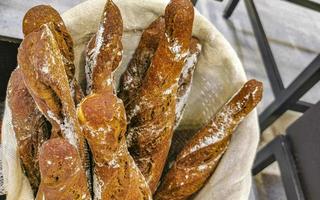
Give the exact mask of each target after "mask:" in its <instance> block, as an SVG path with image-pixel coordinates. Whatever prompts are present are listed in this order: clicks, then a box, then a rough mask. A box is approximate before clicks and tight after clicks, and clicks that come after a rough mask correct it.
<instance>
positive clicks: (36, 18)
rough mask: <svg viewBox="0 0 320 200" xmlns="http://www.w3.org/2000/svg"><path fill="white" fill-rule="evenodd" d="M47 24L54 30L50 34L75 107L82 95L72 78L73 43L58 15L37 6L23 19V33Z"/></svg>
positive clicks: (36, 29) (44, 7)
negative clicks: (65, 74)
mask: <svg viewBox="0 0 320 200" xmlns="http://www.w3.org/2000/svg"><path fill="white" fill-rule="evenodd" d="M47 23H52V24H53V25H52V27H53V28H54V29H55V31H52V33H53V35H54V38H55V40H56V42H57V44H58V46H59V49H60V51H61V54H62V56H63V58H64V59H63V62H64V64H65V65H64V66H65V71H66V73H67V76H68V80H69V85H70V89H71V92H72V96H73V99H74V102H75V104H76V105H77V104H78V103H80V101H81V99H82V98H83V97H84V95H83V92H82V89H81V87H80V85H79V84H78V81H77V80H76V79H75V77H74V73H75V66H74V64H73V61H74V52H73V41H72V38H71V35H70V34H69V32H68V30H67V28H66V26H65V24H64V22H63V20H62V18H61V17H60V15H59V13H58V12H57V11H56V10H55V9H54V8H52V7H51V6H48V5H39V6H35V7H33V8H31V9H30V10H28V12H27V13H26V14H25V16H24V18H23V22H22V30H23V33H24V35H25V36H27V35H28V34H29V33H32V32H34V31H39V30H40V28H41V26H42V25H44V24H47Z"/></svg>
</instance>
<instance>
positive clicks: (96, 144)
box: [78, 90, 152, 200]
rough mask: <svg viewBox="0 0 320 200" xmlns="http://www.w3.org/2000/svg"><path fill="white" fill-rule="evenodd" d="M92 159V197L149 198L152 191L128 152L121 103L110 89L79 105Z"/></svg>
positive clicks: (80, 116)
mask: <svg viewBox="0 0 320 200" xmlns="http://www.w3.org/2000/svg"><path fill="white" fill-rule="evenodd" d="M78 117H79V121H80V122H81V124H82V127H83V130H84V133H85V137H86V139H87V141H88V143H89V145H90V149H91V151H92V155H93V159H94V183H93V185H94V193H95V197H94V199H105V200H107V199H115V200H116V199H118V200H137V199H151V197H152V195H151V191H150V189H149V187H148V184H147V183H146V181H145V179H144V177H143V175H142V174H141V172H140V171H139V169H138V168H137V166H136V164H135V163H134V161H133V159H132V157H131V156H130V154H129V152H128V149H127V145H126V139H125V131H126V116H125V109H124V106H123V103H122V101H121V100H120V99H118V98H117V97H116V96H115V95H114V94H113V93H112V92H110V91H108V90H107V91H106V92H100V93H93V94H91V95H89V96H87V97H86V98H85V99H84V101H82V103H81V104H80V106H79V108H78Z"/></svg>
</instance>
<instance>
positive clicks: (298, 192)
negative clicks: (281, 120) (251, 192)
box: [252, 135, 305, 200]
mask: <svg viewBox="0 0 320 200" xmlns="http://www.w3.org/2000/svg"><path fill="white" fill-rule="evenodd" d="M274 161H277V162H278V165H279V168H280V172H281V178H282V182H283V186H284V189H285V192H286V196H287V199H290V200H304V199H305V198H304V194H303V191H302V187H301V184H300V180H299V176H298V172H297V170H296V165H295V162H294V158H293V156H292V152H291V150H290V148H289V145H288V142H287V139H286V137H285V136H284V135H280V136H278V137H276V138H275V139H273V140H272V141H271V142H270V143H269V144H267V146H265V147H263V148H262V149H261V150H260V151H259V152H258V153H257V156H256V159H255V161H254V165H253V169H252V174H253V175H257V174H258V173H259V172H261V171H262V170H263V169H265V168H266V167H267V166H269V165H270V164H271V163H273V162H274Z"/></svg>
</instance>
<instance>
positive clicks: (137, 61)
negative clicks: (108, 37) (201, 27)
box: [118, 17, 201, 128]
mask: <svg viewBox="0 0 320 200" xmlns="http://www.w3.org/2000/svg"><path fill="white" fill-rule="evenodd" d="M164 29H165V22H164V18H163V17H159V18H157V19H156V20H155V21H154V22H152V23H151V24H150V26H149V27H148V28H146V29H145V30H144V32H143V33H142V36H141V39H140V42H139V45H138V47H137V49H136V51H135V53H134V55H133V56H132V59H131V60H130V62H129V64H128V67H127V69H126V71H125V72H124V73H123V75H122V76H121V79H120V86H119V88H120V91H119V93H118V95H119V97H120V98H121V99H122V101H123V103H124V105H125V107H127V105H128V104H129V102H130V101H131V100H132V99H134V98H135V95H136V94H137V93H138V91H139V89H140V87H141V85H142V82H143V79H144V77H145V75H146V73H147V70H148V68H149V66H150V62H151V60H152V58H153V56H154V54H155V52H156V50H157V48H158V45H159V40H160V38H161V35H163V34H164ZM200 51H201V45H200V43H199V41H198V39H196V38H194V37H193V38H192V39H191V42H190V52H189V55H188V57H187V61H186V62H185V65H184V66H183V70H182V74H181V75H180V78H179V82H178V91H177V103H176V104H177V105H176V120H175V128H176V127H177V126H178V125H179V122H180V120H181V118H182V114H183V112H184V109H185V104H186V100H187V99H188V96H189V93H190V89H191V84H192V79H193V74H194V70H195V67H196V63H197V59H198V56H199V54H200Z"/></svg>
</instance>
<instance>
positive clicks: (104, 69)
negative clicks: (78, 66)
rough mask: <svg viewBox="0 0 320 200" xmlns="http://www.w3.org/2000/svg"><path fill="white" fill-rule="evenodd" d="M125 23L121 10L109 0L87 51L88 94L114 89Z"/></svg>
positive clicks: (120, 57)
mask: <svg viewBox="0 0 320 200" xmlns="http://www.w3.org/2000/svg"><path fill="white" fill-rule="evenodd" d="M122 33H123V22H122V17H121V13H120V10H119V8H118V7H117V6H116V5H115V4H114V3H113V1H111V0H108V1H107V3H106V5H105V8H104V12H103V15H102V18H101V22H100V25H99V29H98V32H97V33H96V34H95V35H94V36H93V37H92V38H91V40H90V41H89V44H88V46H87V50H86V66H85V71H86V80H87V94H91V93H99V92H100V91H104V90H105V89H106V87H109V88H110V87H113V84H112V82H113V71H114V70H115V69H116V68H117V67H118V66H119V64H120V61H121V59H122V42H121V38H122Z"/></svg>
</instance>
